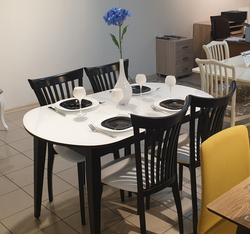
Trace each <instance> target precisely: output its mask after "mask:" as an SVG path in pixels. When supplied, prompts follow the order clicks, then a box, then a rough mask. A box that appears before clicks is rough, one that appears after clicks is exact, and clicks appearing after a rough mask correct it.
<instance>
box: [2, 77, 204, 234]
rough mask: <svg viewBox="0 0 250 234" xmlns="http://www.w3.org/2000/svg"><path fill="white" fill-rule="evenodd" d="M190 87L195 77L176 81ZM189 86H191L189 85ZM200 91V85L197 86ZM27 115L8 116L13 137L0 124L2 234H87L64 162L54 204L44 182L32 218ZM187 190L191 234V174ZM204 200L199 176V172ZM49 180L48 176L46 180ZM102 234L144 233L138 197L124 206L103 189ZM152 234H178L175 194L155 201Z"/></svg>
mask: <svg viewBox="0 0 250 234" xmlns="http://www.w3.org/2000/svg"><path fill="white" fill-rule="evenodd" d="M155 81H158V82H163V81H164V78H156V79H155ZM178 82H179V83H181V84H184V85H190V86H192V83H193V82H194V83H197V82H199V78H197V76H191V77H187V78H183V79H180V80H179V81H178ZM190 82H191V83H190ZM197 87H199V85H198V86H197ZM27 111H28V109H25V110H20V111H16V112H12V113H7V114H5V120H6V122H7V124H8V126H9V131H5V130H4V128H3V126H2V125H1V124H0V233H1V234H9V233H14V234H21V233H25V234H27V233H38V234H42V233H46V234H51V233H56V234H75V233H84V234H88V233H90V232H89V225H88V224H89V220H88V207H87V204H86V215H87V224H86V225H85V226H82V225H81V223H80V213H79V197H78V186H77V183H78V182H77V181H78V180H77V168H76V165H75V164H72V163H69V162H68V161H65V160H64V159H63V158H61V157H60V156H58V157H56V159H55V163H54V170H53V171H54V176H53V180H54V181H53V183H54V201H53V202H52V203H50V202H49V201H48V195H47V183H46V180H45V183H44V189H43V190H44V191H43V202H42V211H41V217H40V218H39V219H35V218H34V216H33V212H34V210H33V156H32V153H33V141H32V140H33V139H32V137H31V136H30V135H29V134H28V133H27V132H26V131H25V129H24V128H23V125H22V118H23V115H24V114H25V113H26V112H27ZM186 131H187V128H186V126H184V127H183V129H182V132H186ZM184 176H185V178H184V182H185V183H184V187H183V190H182V191H181V192H180V194H181V201H182V208H183V215H184V229H185V233H186V234H187V233H192V211H191V208H192V207H191V196H190V193H191V191H190V184H189V171H188V170H187V169H185V171H184ZM197 177H198V178H197V181H198V193H199V197H200V192H201V191H200V187H201V186H200V171H199V170H197ZM45 178H46V175H45ZM101 208H102V209H101V219H102V222H101V229H102V233H103V234H113V233H124V234H126V233H130V234H132V233H140V230H139V218H138V216H137V215H136V196H135V195H133V196H132V198H128V197H126V201H125V202H123V203H121V202H120V196H119V191H117V190H114V189H112V188H110V187H107V186H105V188H104V193H103V198H102V207H101ZM146 213H147V214H146V218H147V221H146V223H147V230H148V233H164V234H175V233H179V231H178V222H177V220H178V218H177V213H176V207H175V203H174V200H173V196H172V192H171V189H166V190H164V191H161V192H159V193H157V194H155V195H154V196H152V197H151V208H150V210H149V211H147V212H146Z"/></svg>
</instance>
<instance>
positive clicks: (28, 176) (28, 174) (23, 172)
mask: <svg viewBox="0 0 250 234" xmlns="http://www.w3.org/2000/svg"><path fill="white" fill-rule="evenodd" d="M33 169H34V166H33V165H30V166H28V167H25V168H23V169H20V170H18V171H14V172H12V173H9V174H7V175H6V177H8V178H9V179H10V180H12V181H13V182H14V183H15V184H17V185H18V186H19V187H21V188H22V187H25V186H27V185H30V184H33V183H34V178H33V176H34V174H33ZM46 177H47V170H46V169H45V172H44V178H46Z"/></svg>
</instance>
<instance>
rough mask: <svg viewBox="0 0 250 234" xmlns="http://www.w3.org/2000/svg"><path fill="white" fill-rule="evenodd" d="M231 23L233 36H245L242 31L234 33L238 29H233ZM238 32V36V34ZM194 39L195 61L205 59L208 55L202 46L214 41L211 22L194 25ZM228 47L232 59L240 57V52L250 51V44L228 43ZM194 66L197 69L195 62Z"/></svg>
mask: <svg viewBox="0 0 250 234" xmlns="http://www.w3.org/2000/svg"><path fill="white" fill-rule="evenodd" d="M230 23H231V25H232V26H231V36H234V37H242V36H243V34H242V30H238V31H234V29H236V27H233V22H230ZM238 27H239V26H238ZM237 29H238V28H237ZM236 32H237V33H238V34H236ZM193 37H194V60H195V59H196V58H200V59H205V58H206V54H205V51H204V50H203V48H202V46H203V45H206V44H208V43H209V42H211V41H212V38H211V22H202V23H195V24H194V25H193ZM228 46H229V52H230V57H233V56H237V55H240V52H243V51H246V50H250V43H247V42H235V41H228ZM193 66H194V67H197V64H196V62H195V61H194V64H193Z"/></svg>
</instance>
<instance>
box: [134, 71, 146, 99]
mask: <svg viewBox="0 0 250 234" xmlns="http://www.w3.org/2000/svg"><path fill="white" fill-rule="evenodd" d="M135 81H136V83H137V84H139V85H140V99H143V98H142V85H144V84H145V83H146V82H147V78H146V76H145V75H144V74H137V75H136V77H135Z"/></svg>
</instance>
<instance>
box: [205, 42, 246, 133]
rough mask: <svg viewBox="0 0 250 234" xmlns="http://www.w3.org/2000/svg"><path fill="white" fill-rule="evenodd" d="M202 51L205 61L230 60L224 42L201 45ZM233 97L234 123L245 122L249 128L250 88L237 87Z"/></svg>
mask: <svg viewBox="0 0 250 234" xmlns="http://www.w3.org/2000/svg"><path fill="white" fill-rule="evenodd" d="M203 49H204V50H205V53H206V56H207V59H215V60H217V61H221V60H224V59H228V58H230V52H229V47H228V44H227V42H226V41H212V42H210V43H209V44H207V45H203ZM235 76H236V74H235ZM201 78H202V76H201ZM232 79H236V78H234V77H232ZM224 88H225V87H224ZM201 89H202V90H203V91H204V85H202V86H201ZM235 95H236V101H235V102H236V106H235V122H236V123H238V122H239V121H241V120H246V124H245V125H246V126H248V127H249V126H250V109H249V106H250V86H248V85H238V87H237V92H236V94H235ZM231 116H232V115H231ZM226 122H228V121H226ZM234 125H235V123H234V124H232V123H231V126H234ZM249 130H250V129H249Z"/></svg>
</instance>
